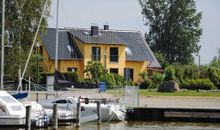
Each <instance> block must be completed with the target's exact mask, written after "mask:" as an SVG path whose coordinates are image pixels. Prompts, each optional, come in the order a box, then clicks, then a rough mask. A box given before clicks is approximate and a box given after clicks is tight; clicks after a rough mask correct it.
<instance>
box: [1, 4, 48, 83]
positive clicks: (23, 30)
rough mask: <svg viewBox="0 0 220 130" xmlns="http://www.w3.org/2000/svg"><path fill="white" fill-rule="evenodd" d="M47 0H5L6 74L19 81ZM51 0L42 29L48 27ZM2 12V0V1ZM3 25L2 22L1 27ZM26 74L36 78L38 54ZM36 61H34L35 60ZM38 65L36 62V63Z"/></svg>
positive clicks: (33, 59) (33, 57) (9, 77)
mask: <svg viewBox="0 0 220 130" xmlns="http://www.w3.org/2000/svg"><path fill="white" fill-rule="evenodd" d="M45 2H46V0H6V1H5V7H6V8H5V32H6V34H5V35H6V36H5V37H6V39H5V44H7V45H10V46H11V47H10V48H6V49H5V65H4V66H5V76H6V78H7V79H10V80H14V81H17V79H18V69H19V67H21V70H23V68H24V64H25V63H26V60H27V55H28V53H29V48H30V45H31V44H32V41H33V37H34V35H35V32H36V29H37V26H38V23H39V20H40V17H41V14H42V11H43V8H44V4H45ZM50 5H51V0H48V3H47V8H46V12H45V13H44V18H43V20H42V23H41V26H40V27H41V31H43V29H45V28H46V27H47V17H48V16H49V15H50V13H49V12H50ZM0 13H1V14H2V2H0ZM1 26H2V25H1V24H0V27H1ZM19 48H20V49H19ZM31 60H32V62H31V63H30V65H29V66H28V70H27V74H26V76H31V77H33V78H34V79H35V80H36V69H34V68H37V66H33V64H35V63H36V60H37V58H36V56H32V59H31ZM33 61H34V62H33ZM35 65H36V64H35Z"/></svg>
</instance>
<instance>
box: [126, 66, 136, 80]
mask: <svg viewBox="0 0 220 130" xmlns="http://www.w3.org/2000/svg"><path fill="white" fill-rule="evenodd" d="M124 77H125V80H126V81H129V80H134V69H131V68H125V69H124Z"/></svg>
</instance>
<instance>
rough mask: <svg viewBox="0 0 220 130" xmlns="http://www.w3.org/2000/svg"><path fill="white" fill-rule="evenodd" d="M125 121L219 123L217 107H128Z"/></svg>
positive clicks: (219, 111) (219, 112)
mask: <svg viewBox="0 0 220 130" xmlns="http://www.w3.org/2000/svg"><path fill="white" fill-rule="evenodd" d="M126 120H127V121H174V122H208V123H220V109H218V108H210V109H207V108H204V109H203V108H150V107H136V108H128V109H127V111H126Z"/></svg>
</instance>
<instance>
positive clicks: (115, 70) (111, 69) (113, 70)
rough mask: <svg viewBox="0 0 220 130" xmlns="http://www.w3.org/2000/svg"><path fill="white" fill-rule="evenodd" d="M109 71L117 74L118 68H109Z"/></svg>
mask: <svg viewBox="0 0 220 130" xmlns="http://www.w3.org/2000/svg"><path fill="white" fill-rule="evenodd" d="M110 73H115V74H118V69H117V68H110Z"/></svg>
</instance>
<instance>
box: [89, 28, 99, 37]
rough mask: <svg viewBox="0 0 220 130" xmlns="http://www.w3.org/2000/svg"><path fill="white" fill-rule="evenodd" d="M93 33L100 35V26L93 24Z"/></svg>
mask: <svg viewBox="0 0 220 130" xmlns="http://www.w3.org/2000/svg"><path fill="white" fill-rule="evenodd" d="M91 35H92V36H95V35H99V27H98V26H91Z"/></svg>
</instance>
